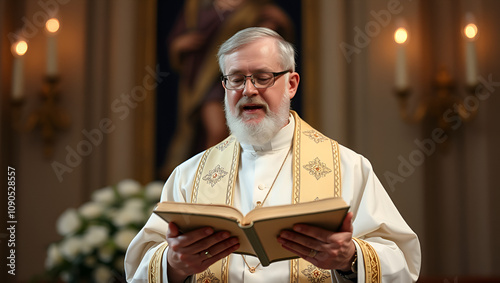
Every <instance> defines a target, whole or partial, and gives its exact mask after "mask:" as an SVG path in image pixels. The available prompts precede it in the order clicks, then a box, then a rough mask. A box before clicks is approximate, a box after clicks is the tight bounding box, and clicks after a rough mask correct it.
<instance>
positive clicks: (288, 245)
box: [278, 238, 313, 259]
mask: <svg viewBox="0 0 500 283" xmlns="http://www.w3.org/2000/svg"><path fill="white" fill-rule="evenodd" d="M278 242H279V243H280V244H281V246H282V247H283V248H284V249H286V250H288V251H290V252H292V253H294V254H297V255H298V256H300V257H301V258H304V259H306V258H308V255H309V254H310V253H311V250H313V249H311V248H308V247H304V246H302V245H300V244H297V243H295V242H292V241H289V240H286V239H284V238H278Z"/></svg>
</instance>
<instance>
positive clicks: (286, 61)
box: [217, 27, 295, 74]
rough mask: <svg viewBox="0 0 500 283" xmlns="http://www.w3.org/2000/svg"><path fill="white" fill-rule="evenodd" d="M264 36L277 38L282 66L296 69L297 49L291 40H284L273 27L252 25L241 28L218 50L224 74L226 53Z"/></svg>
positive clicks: (287, 68) (285, 68)
mask: <svg viewBox="0 0 500 283" xmlns="http://www.w3.org/2000/svg"><path fill="white" fill-rule="evenodd" d="M262 38H273V39H275V42H276V46H277V47H278V52H279V55H280V60H279V61H280V62H279V63H280V65H281V67H282V68H283V69H284V70H291V71H295V49H294V48H293V45H292V44H291V43H290V42H288V41H286V40H284V39H283V37H281V35H279V34H278V33H277V32H275V31H274V30H272V29H268V28H263V27H250V28H246V29H243V30H240V31H239V32H237V33H236V34H234V35H233V36H232V37H231V38H229V39H228V40H226V41H225V42H224V43H223V44H222V45H221V46H220V48H219V51H218V52H217V58H218V60H219V68H220V70H221V72H222V73H223V74H224V68H225V65H224V63H225V57H226V55H229V54H231V53H233V52H235V51H236V50H238V49H239V48H241V47H242V46H244V45H247V44H250V43H252V42H255V41H257V40H259V39H262Z"/></svg>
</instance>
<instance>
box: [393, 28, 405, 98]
mask: <svg viewBox="0 0 500 283" xmlns="http://www.w3.org/2000/svg"><path fill="white" fill-rule="evenodd" d="M407 38H408V33H407V32H406V30H405V29H404V28H399V29H397V30H396V32H395V33H394V40H395V41H396V43H398V47H397V48H398V50H397V53H396V69H395V85H396V89H397V90H405V89H407V88H408V85H409V84H408V71H407V67H406V45H405V44H404V43H405V42H406V39H407Z"/></svg>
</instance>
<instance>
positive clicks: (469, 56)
mask: <svg viewBox="0 0 500 283" xmlns="http://www.w3.org/2000/svg"><path fill="white" fill-rule="evenodd" d="M464 34H465V37H466V43H465V82H466V83H467V85H468V86H474V85H476V84H477V57H476V35H477V26H476V25H475V24H473V23H469V24H467V25H466V26H465V28H464Z"/></svg>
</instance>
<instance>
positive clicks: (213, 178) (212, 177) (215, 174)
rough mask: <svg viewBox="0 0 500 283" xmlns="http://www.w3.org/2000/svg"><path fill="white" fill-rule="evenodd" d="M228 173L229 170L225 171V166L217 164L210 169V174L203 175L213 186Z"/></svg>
mask: <svg viewBox="0 0 500 283" xmlns="http://www.w3.org/2000/svg"><path fill="white" fill-rule="evenodd" d="M226 175H227V172H226V171H224V168H221V167H220V165H217V166H216V167H215V168H214V169H212V170H210V171H208V174H207V175H205V176H204V177H203V180H204V181H207V183H208V184H210V186H212V187H213V186H215V184H217V183H218V182H219V181H220V180H221V179H222V178H224V176H226Z"/></svg>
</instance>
